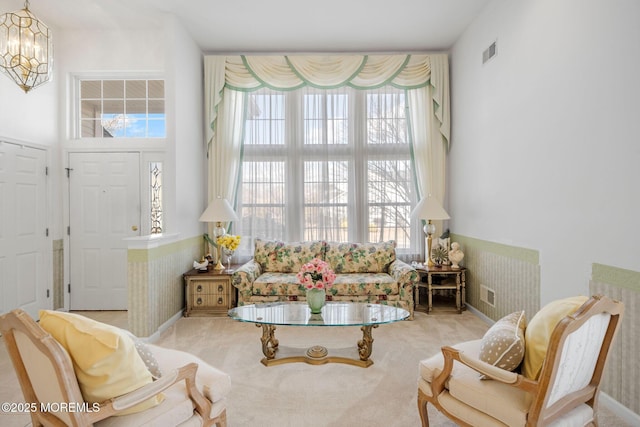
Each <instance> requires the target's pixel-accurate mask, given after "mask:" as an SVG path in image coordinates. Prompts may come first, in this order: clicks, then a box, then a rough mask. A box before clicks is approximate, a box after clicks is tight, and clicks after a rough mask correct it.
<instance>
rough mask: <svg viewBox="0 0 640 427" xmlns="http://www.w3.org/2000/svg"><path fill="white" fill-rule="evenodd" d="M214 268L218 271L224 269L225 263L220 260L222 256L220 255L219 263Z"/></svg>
mask: <svg viewBox="0 0 640 427" xmlns="http://www.w3.org/2000/svg"><path fill="white" fill-rule="evenodd" d="M213 269H214V270H216V271H222V270H224V269H225V267H224V265H222V262H220V257H218V263H217V264H216V266H215V267H213Z"/></svg>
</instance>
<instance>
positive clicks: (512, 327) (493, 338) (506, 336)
mask: <svg viewBox="0 0 640 427" xmlns="http://www.w3.org/2000/svg"><path fill="white" fill-rule="evenodd" d="M525 322H526V320H525V316H524V311H516V312H515V313H511V314H509V315H507V316H505V317H503V318H502V319H500V320H498V321H497V322H496V323H494V324H493V326H491V328H490V329H489V330H488V331H487V332H486V333H485V334H484V337H482V347H481V348H480V354H479V356H478V358H479V359H480V360H482V361H483V362H487V363H490V364H491V365H493V366H497V367H498V368H502V369H506V370H507V371H513V370H514V369H516V368H517V367H518V366H519V365H520V363H521V362H522V359H523V358H524V328H525Z"/></svg>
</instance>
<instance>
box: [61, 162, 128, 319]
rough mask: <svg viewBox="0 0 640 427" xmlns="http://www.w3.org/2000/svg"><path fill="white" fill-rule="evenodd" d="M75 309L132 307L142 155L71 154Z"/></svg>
mask: <svg viewBox="0 0 640 427" xmlns="http://www.w3.org/2000/svg"><path fill="white" fill-rule="evenodd" d="M69 168H70V169H71V171H70V176H69V224H70V236H69V248H70V260H69V267H70V279H71V280H70V281H71V296H70V308H71V309H73V310H126V309H127V244H126V242H125V240H124V239H125V238H127V237H133V236H137V235H138V234H139V232H138V231H134V230H133V227H134V226H135V227H136V230H138V229H139V228H140V185H139V155H138V153H70V154H69Z"/></svg>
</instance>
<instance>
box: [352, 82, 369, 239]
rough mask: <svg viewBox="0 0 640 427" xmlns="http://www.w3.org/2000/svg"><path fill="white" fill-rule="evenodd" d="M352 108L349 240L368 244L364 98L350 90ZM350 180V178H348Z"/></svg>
mask: <svg viewBox="0 0 640 427" xmlns="http://www.w3.org/2000/svg"><path fill="white" fill-rule="evenodd" d="M351 95H352V98H353V101H354V102H353V103H352V105H353V107H352V110H351V111H350V112H349V114H350V118H351V120H350V123H351V125H350V128H351V141H350V143H351V144H352V147H353V157H352V158H351V162H352V163H353V168H352V170H353V172H354V174H353V178H352V179H350V181H349V186H350V191H352V194H353V195H354V197H353V201H354V202H353V203H354V206H353V208H354V209H351V210H350V211H352V216H351V217H350V218H349V224H353V226H351V227H350V230H349V235H350V239H351V240H352V241H355V242H368V240H369V237H368V226H369V212H368V206H367V160H368V159H367V157H368V153H367V150H366V139H367V121H366V111H367V108H366V96H365V92H364V91H361V90H356V89H352V91H351ZM350 178H351V177H350Z"/></svg>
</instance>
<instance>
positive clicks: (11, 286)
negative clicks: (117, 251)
mask: <svg viewBox="0 0 640 427" xmlns="http://www.w3.org/2000/svg"><path fill="white" fill-rule="evenodd" d="M46 188H47V185H46V152H45V150H42V149H38V148H32V147H27V146H21V145H16V144H12V143H7V142H0V312H2V313H4V312H7V311H10V310H13V309H15V308H22V309H23V310H25V311H26V312H27V313H29V315H31V316H32V317H33V318H35V319H37V318H38V310H40V309H48V308H51V301H52V299H51V294H50V289H49V287H50V286H49V284H50V281H49V276H48V275H47V271H48V268H47V262H46V261H47V242H48V241H49V239H48V238H47V224H46V212H47V210H46V207H47V206H46V200H47V190H46Z"/></svg>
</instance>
